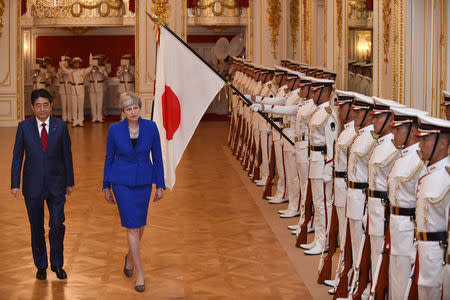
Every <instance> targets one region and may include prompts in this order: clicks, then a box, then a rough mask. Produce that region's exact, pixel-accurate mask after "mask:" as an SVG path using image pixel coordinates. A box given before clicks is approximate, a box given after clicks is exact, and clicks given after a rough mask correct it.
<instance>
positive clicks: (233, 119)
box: [228, 112, 236, 148]
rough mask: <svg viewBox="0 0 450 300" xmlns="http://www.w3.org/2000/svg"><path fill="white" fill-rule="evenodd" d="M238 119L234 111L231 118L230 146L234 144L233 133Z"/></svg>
mask: <svg viewBox="0 0 450 300" xmlns="http://www.w3.org/2000/svg"><path fill="white" fill-rule="evenodd" d="M235 123H236V120H235V116H234V113H233V112H232V113H231V120H230V131H229V132H228V147H230V148H231V144H232V140H233V135H234V132H235V131H234V127H235V126H236V124H235Z"/></svg>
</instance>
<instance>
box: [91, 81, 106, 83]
mask: <svg viewBox="0 0 450 300" xmlns="http://www.w3.org/2000/svg"><path fill="white" fill-rule="evenodd" d="M103 81H104V80H98V81H95V80H89V82H97V83H98V82H103Z"/></svg>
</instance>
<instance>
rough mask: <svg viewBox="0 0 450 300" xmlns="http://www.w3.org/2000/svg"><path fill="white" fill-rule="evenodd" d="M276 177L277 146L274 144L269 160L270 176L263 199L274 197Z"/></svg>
mask: <svg viewBox="0 0 450 300" xmlns="http://www.w3.org/2000/svg"><path fill="white" fill-rule="evenodd" d="M274 177H275V144H274V143H273V142H272V147H271V150H270V160H269V176H268V177H267V181H266V187H265V188H264V192H263V199H266V197H269V196H270V195H272V181H273V178H274Z"/></svg>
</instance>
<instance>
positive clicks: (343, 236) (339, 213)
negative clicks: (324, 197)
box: [334, 206, 347, 286]
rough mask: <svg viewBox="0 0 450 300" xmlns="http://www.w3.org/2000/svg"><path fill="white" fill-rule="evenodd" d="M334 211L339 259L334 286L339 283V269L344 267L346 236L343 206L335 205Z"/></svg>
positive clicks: (345, 219)
mask: <svg viewBox="0 0 450 300" xmlns="http://www.w3.org/2000/svg"><path fill="white" fill-rule="evenodd" d="M336 213H337V217H338V223H339V227H338V230H339V249H340V251H339V260H338V265H337V267H336V275H335V278H334V281H335V286H337V285H338V284H339V275H340V273H341V269H344V255H345V253H344V248H345V239H346V238H347V218H346V217H345V207H338V206H336Z"/></svg>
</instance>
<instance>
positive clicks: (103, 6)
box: [31, 0, 125, 18]
mask: <svg viewBox="0 0 450 300" xmlns="http://www.w3.org/2000/svg"><path fill="white" fill-rule="evenodd" d="M86 11H90V12H91V13H92V12H93V13H95V14H96V15H98V16H100V17H117V16H121V15H124V14H125V6H124V3H123V1H121V0H90V1H83V2H81V1H59V2H58V3H57V4H54V3H53V2H49V1H43V0H34V1H33V4H32V6H31V15H32V16H33V17H38V18H67V17H74V18H79V17H81V16H82V15H83V14H85V13H86Z"/></svg>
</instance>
